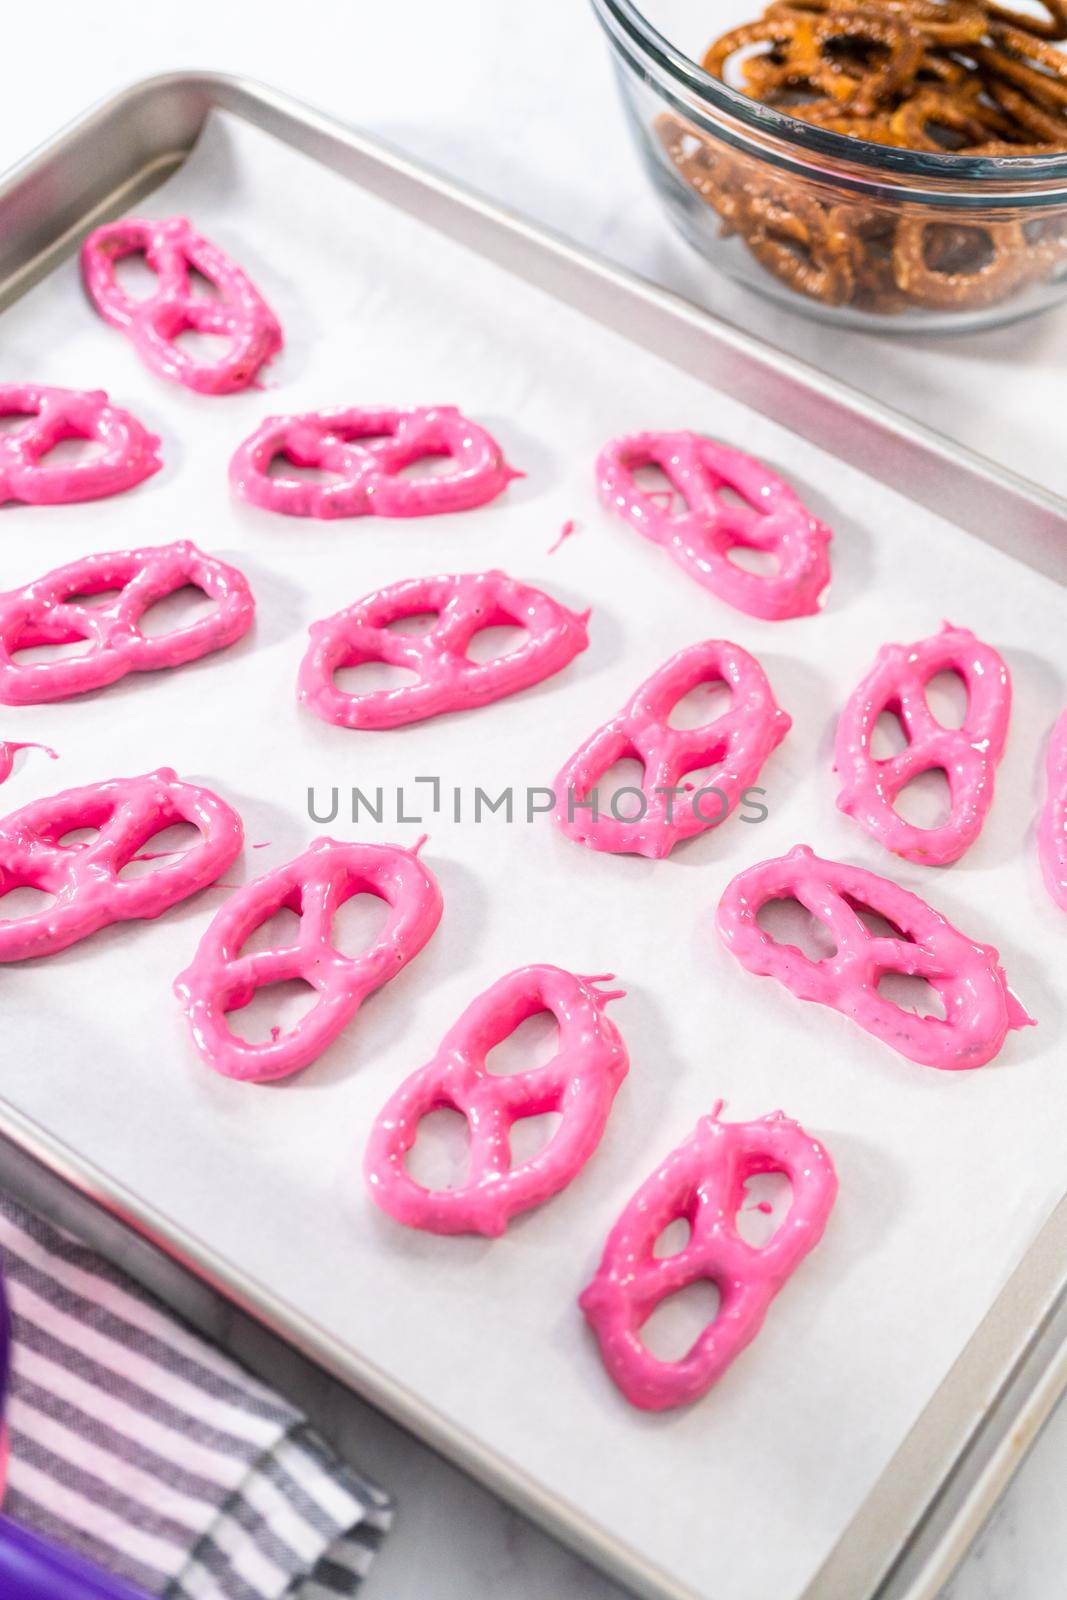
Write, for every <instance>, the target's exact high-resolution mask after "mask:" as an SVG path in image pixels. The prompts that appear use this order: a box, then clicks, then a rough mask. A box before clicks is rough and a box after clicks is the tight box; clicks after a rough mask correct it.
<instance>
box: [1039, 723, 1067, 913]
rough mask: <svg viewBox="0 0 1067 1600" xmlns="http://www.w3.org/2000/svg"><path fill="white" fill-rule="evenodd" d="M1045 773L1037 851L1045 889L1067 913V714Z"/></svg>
mask: <svg viewBox="0 0 1067 1600" xmlns="http://www.w3.org/2000/svg"><path fill="white" fill-rule="evenodd" d="M1045 773H1046V776H1047V779H1048V793H1047V795H1046V797H1045V805H1044V808H1043V810H1042V812H1041V820H1040V822H1039V823H1038V825H1037V851H1038V857H1039V859H1040V861H1041V871H1042V874H1043V875H1044V879H1045V886H1046V888H1047V889H1048V892H1049V894H1050V895H1051V896H1052V898H1053V900H1054V901H1055V902H1056V904H1057V905H1058V906H1060V907H1061V909H1062V910H1064V911H1067V711H1064V712H1062V713H1061V715H1060V718H1059V721H1058V722H1057V723H1056V726H1055V727H1054V728H1053V730H1052V736H1051V738H1050V739H1049V743H1048V755H1047V757H1046V760H1045Z"/></svg>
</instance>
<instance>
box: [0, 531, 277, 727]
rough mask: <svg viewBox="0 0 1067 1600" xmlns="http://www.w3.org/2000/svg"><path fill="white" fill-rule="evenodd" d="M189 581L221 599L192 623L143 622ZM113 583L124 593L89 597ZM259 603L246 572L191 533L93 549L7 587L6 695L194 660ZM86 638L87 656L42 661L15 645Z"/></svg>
mask: <svg viewBox="0 0 1067 1600" xmlns="http://www.w3.org/2000/svg"><path fill="white" fill-rule="evenodd" d="M187 584H192V585H195V586H196V587H197V588H199V589H201V590H202V591H203V593H204V594H206V595H207V596H208V598H209V599H211V600H213V601H215V602H216V605H215V608H214V610H213V611H212V612H211V613H210V614H209V615H208V616H205V617H201V618H200V619H199V620H198V621H196V622H193V623H190V624H189V625H188V626H187V627H178V628H174V629H173V630H172V631H171V632H169V633H165V634H158V635H153V636H151V637H149V636H146V635H145V634H143V633H142V632H141V630H140V627H139V626H138V623H139V621H140V619H141V617H142V616H143V615H144V613H145V612H146V611H147V610H148V609H149V607H150V606H152V605H154V604H155V603H156V601H157V600H162V599H165V598H166V596H167V595H170V594H173V593H175V592H176V591H177V590H179V589H181V588H184V587H185V586H186V585H187ZM112 589H116V590H118V593H117V594H116V595H115V598H114V599H113V600H110V601H108V603H107V604H106V605H102V606H91V605H86V604H84V602H83V600H82V599H81V597H83V596H92V595H95V594H102V593H105V592H107V591H110V590H112ZM76 597H77V598H76ZM254 610H255V605H254V602H253V599H252V594H251V591H250V590H249V587H248V584H247V582H246V581H245V578H244V576H243V574H242V573H240V572H238V571H237V569H236V567H230V566H227V565H226V563H225V562H222V561H216V560H214V559H213V558H212V557H211V556H206V555H204V554H203V552H202V551H200V550H198V549H197V548H196V546H195V545H194V544H190V543H189V542H188V541H187V540H182V541H180V542H179V543H177V544H169V545H160V546H158V547H157V548H155V549H146V550H118V551H113V552H111V553H109V554H106V555H95V556H86V557H85V559H84V560H82V561H73V562H71V563H70V565H69V566H66V567H57V568H56V570H55V571H54V572H49V573H47V574H46V576H45V577H43V578H38V579H37V580H36V581H35V582H34V583H30V584H27V585H26V587H25V588H24V589H14V590H12V591H11V592H10V593H9V594H3V595H0V701H2V702H3V703H4V704H5V705H30V704H35V703H39V702H41V701H45V700H65V699H68V698H69V697H70V696H71V695H76V694H83V693H85V692H86V691H87V690H90V689H99V688H102V687H103V686H104V685H105V684H109V683H114V682H115V681H116V680H117V679H119V678H123V677H125V676H126V674H127V673H128V672H147V671H151V670H154V669H156V668H159V667H176V666H180V665H181V664H182V663H184V662H187V661H195V660H196V659H197V658H198V657H200V656H203V655H207V654H208V652H209V651H212V650H221V649H222V648H223V647H224V646H225V645H228V644H232V643H233V641H234V640H235V639H239V638H240V637H241V635H242V634H244V633H246V632H247V630H248V628H249V627H250V626H251V623H252V616H253V612H254ZM80 639H86V640H90V641H91V647H90V649H89V650H87V651H86V652H85V653H84V654H82V655H80V656H72V657H67V658H63V659H59V660H55V661H45V662H38V663H34V664H21V663H19V662H17V661H15V660H14V659H13V657H14V654H15V652H17V651H19V650H23V649H28V648H30V647H32V646H36V645H44V644H71V643H73V642H74V641H75V640H80Z"/></svg>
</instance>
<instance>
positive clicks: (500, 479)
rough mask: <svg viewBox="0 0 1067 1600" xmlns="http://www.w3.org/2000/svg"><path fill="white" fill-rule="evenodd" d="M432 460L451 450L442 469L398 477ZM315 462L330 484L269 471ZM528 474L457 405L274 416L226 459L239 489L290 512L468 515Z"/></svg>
mask: <svg viewBox="0 0 1067 1600" xmlns="http://www.w3.org/2000/svg"><path fill="white" fill-rule="evenodd" d="M431 456H448V457H449V458H450V459H451V462H452V466H451V468H450V469H449V470H448V471H446V472H439V473H427V474H426V475H425V476H424V477H420V478H413V477H410V476H409V477H401V476H400V473H401V472H402V471H403V470H404V469H405V468H407V467H411V466H414V465H415V463H416V462H419V461H423V460H426V459H428V458H429V457H431ZM278 460H281V461H283V462H288V463H289V465H290V466H295V467H300V468H309V467H312V468H319V469H321V470H322V471H323V472H326V473H329V474H331V479H332V481H329V482H322V483H317V482H314V481H312V480H309V479H307V478H299V477H296V476H295V475H286V473H285V472H284V471H281V472H279V473H277V474H276V475H274V476H272V475H271V473H270V467H271V463H272V462H276V461H278ZM521 476H522V474H521V473H518V472H516V471H514V469H513V468H511V467H509V466H508V464H507V462H506V461H505V460H504V457H503V454H502V453H501V450H500V446H499V445H498V444H497V442H496V440H495V439H493V438H492V436H491V435H490V434H488V433H487V432H486V431H485V429H484V428H479V427H478V426H477V424H476V423H473V422H471V421H469V420H468V419H467V418H466V417H464V416H462V415H461V413H460V412H459V411H457V410H456V408H455V406H420V407H417V408H416V409H414V410H412V411H395V410H369V409H366V408H360V407H347V408H343V409H338V410H333V411H309V412H306V413H305V414H304V415H303V416H291V417H268V418H267V419H266V421H265V422H263V423H261V424H260V426H259V427H258V428H257V429H256V431H255V433H254V434H252V436H251V438H249V439H246V440H245V442H244V444H242V445H241V446H240V448H239V449H238V451H237V453H236V455H235V456H234V458H233V460H232V461H231V463H230V484H231V486H232V488H233V491H234V493H235V494H236V495H238V496H239V498H240V499H242V500H247V501H248V502H249V503H250V504H251V505H256V506H261V507H263V509H264V510H266V511H280V512H282V513H283V514H284V515H285V516H289V517H322V518H328V517H361V516H369V515H374V516H378V517H425V516H431V515H434V514H436V513H440V512H444V511H469V510H470V509H471V508H472V507H474V506H480V505H484V504H485V503H486V501H488V500H494V499H495V498H496V496H497V495H498V494H502V493H503V491H504V490H505V489H506V488H507V486H508V484H509V483H510V482H511V480H512V479H513V478H518V477H521Z"/></svg>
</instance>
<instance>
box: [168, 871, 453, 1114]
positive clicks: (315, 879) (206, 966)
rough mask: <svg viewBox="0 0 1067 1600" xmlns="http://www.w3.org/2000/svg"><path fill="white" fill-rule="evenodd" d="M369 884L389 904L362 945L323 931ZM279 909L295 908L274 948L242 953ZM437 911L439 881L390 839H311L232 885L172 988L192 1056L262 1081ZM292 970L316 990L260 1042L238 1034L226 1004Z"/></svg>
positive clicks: (391, 967) (306, 1058)
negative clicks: (291, 926) (292, 1022)
mask: <svg viewBox="0 0 1067 1600" xmlns="http://www.w3.org/2000/svg"><path fill="white" fill-rule="evenodd" d="M357 894H372V895H376V896H377V897H378V898H379V899H381V900H384V901H385V902H386V904H387V905H388V906H389V907H390V916H389V918H388V920H387V921H386V923H385V926H384V927H383V928H382V930H381V932H380V933H379V934H378V936H377V937H376V938H375V940H374V941H373V943H372V944H370V945H369V946H368V948H367V949H366V950H364V951H362V952H361V954H360V955H358V956H347V955H344V954H342V952H341V951H340V950H338V949H337V947H336V946H335V944H334V943H333V939H332V933H331V928H332V923H333V919H334V917H335V915H336V913H337V912H338V911H339V910H340V908H341V906H343V905H344V903H345V902H346V901H347V900H350V899H351V898H352V896H353V895H357ZM283 909H287V910H290V911H294V912H296V913H297V915H298V916H299V918H300V929H299V932H298V933H297V935H296V937H295V938H294V939H293V940H292V941H291V942H290V943H289V944H287V945H285V946H283V947H281V948H272V949H269V950H256V951H250V952H248V953H244V949H243V947H244V945H245V944H246V943H247V941H248V940H249V938H250V937H251V936H252V934H253V933H255V931H256V929H257V928H260V927H262V926H263V924H264V923H266V922H269V921H270V919H271V917H272V916H274V915H275V914H276V913H277V912H279V911H281V910H283ZM440 920H441V891H440V889H439V887H438V884H437V880H436V878H435V877H434V876H433V874H432V873H431V872H430V871H429V870H428V869H427V868H426V867H424V866H423V865H422V862H421V861H419V859H418V857H417V855H416V853H415V851H412V850H405V849H402V848H401V847H400V846H399V845H376V844H342V843H339V842H338V841H336V840H333V839H317V840H316V841H315V843H314V844H313V845H311V846H310V848H309V849H307V850H305V851H304V853H303V855H299V856H297V857H295V859H294V860H292V861H290V862H289V863H288V864H287V865H285V866H283V867H279V868H277V870H276V871H274V872H269V873H267V874H266V875H265V876H264V877H262V878H257V879H256V880H255V882H254V883H250V884H247V885H246V886H245V887H244V888H243V889H238V891H237V893H236V894H234V895H231V897H230V898H229V900H227V902H226V904H225V905H224V906H223V907H222V909H221V910H220V911H219V913H218V915H217V916H216V917H215V919H214V921H213V922H212V923H211V926H210V927H209V928H208V930H207V932H206V933H205V934H204V937H203V938H202V939H201V941H200V945H199V948H198V949H197V952H196V955H195V957H194V958H193V960H192V962H191V963H190V965H189V966H188V967H187V968H186V970H185V971H184V972H183V973H182V974H181V975H180V976H179V977H178V978H177V979H176V980H175V984H174V989H175V993H176V994H177V995H178V997H179V999H180V1000H181V1002H182V1007H183V1009H184V1011H185V1014H186V1017H187V1018H188V1021H189V1026H190V1028H191V1030H192V1035H193V1043H194V1044H195V1046H196V1049H197V1051H198V1052H199V1054H200V1056H201V1058H202V1059H203V1060H204V1061H205V1062H206V1063H207V1065H208V1066H209V1067H213V1068H214V1070H215V1071H216V1072H220V1073H222V1075H223V1076H224V1077H227V1078H239V1079H242V1080H243V1081H245V1082H250V1083H265V1082H267V1081H268V1080H270V1079H274V1078H285V1077H288V1076H289V1075H290V1074H291V1073H293V1072H299V1071H300V1070H301V1069H302V1068H303V1067H306V1066H309V1065H310V1063H311V1062H312V1061H314V1060H315V1059H316V1058H317V1057H318V1056H320V1055H321V1054H322V1052H323V1051H324V1050H325V1049H326V1047H327V1045H329V1044H331V1043H332V1042H333V1040H334V1039H336V1038H337V1037H338V1035H339V1034H341V1033H342V1032H343V1030H344V1029H345V1028H346V1027H347V1026H348V1024H349V1023H350V1022H351V1020H352V1018H353V1017H354V1016H355V1014H356V1012H357V1011H358V1010H359V1008H360V1006H361V1005H362V1004H363V1001H364V1000H365V999H366V998H367V996H368V995H369V994H371V993H372V992H373V991H374V990H375V989H379V988H381V986H382V984H384V983H388V982H389V980H390V978H395V977H396V975H397V974H398V973H399V972H401V971H402V970H403V968H404V967H406V966H407V964H408V962H409V961H411V960H413V959H414V957H415V956H417V955H418V953H419V951H420V950H421V949H422V947H423V945H424V944H425V943H426V941H427V940H428V939H429V938H430V936H431V934H432V933H433V931H434V929H435V928H436V927H437V924H438V922H439V921H440ZM294 979H301V980H303V982H304V983H306V984H308V985H310V987H311V988H313V989H315V990H316V991H317V993H318V1000H317V1002H316V1004H315V1005H314V1006H313V1007H312V1009H311V1010H310V1011H308V1012H307V1013H306V1014H305V1015H304V1016H303V1017H301V1019H300V1021H299V1022H298V1023H297V1025H296V1026H295V1027H294V1028H291V1029H289V1030H288V1031H287V1032H285V1033H278V1034H277V1036H276V1037H274V1038H272V1039H270V1040H268V1041H267V1042H265V1043H262V1044H251V1043H248V1042H246V1041H245V1040H243V1039H239V1038H238V1037H237V1036H236V1035H235V1034H234V1033H233V1032H232V1030H231V1029H230V1027H229V1024H228V1023H227V1020H226V1019H227V1016H228V1015H229V1014H230V1013H231V1012H233V1011H237V1010H239V1009H240V1008H241V1007H243V1006H246V1005H248V1003H249V1001H250V1000H251V999H252V997H253V995H254V994H255V992H256V990H257V989H259V988H260V987H262V986H263V985H264V984H271V983H283V982H288V981H292V980H294Z"/></svg>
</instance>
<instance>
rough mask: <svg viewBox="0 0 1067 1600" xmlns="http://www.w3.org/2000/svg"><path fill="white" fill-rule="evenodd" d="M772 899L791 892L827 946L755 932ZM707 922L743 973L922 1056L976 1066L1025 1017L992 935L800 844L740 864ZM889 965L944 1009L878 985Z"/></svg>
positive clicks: (930, 1062) (932, 1063)
mask: <svg viewBox="0 0 1067 1600" xmlns="http://www.w3.org/2000/svg"><path fill="white" fill-rule="evenodd" d="M778 899H786V900H797V901H799V902H800V904H801V905H802V906H804V907H805V908H806V909H807V910H808V911H809V912H810V913H811V915H812V916H813V917H815V918H816V919H817V920H818V921H819V922H821V923H822V924H823V925H824V926H825V927H826V929H827V930H828V931H829V933H830V935H831V936H832V938H833V940H834V943H835V946H836V948H835V950H834V953H833V955H829V956H825V957H824V958H823V959H822V960H821V961H812V960H810V959H809V958H808V957H807V956H806V955H804V954H803V953H802V952H801V951H800V950H799V949H797V948H795V947H794V946H793V945H789V944H779V943H777V942H776V940H774V939H773V938H772V937H771V935H770V934H768V933H765V932H764V930H763V929H762V928H761V927H760V926H759V924H758V922H757V917H758V915H759V913H760V911H761V910H762V908H763V907H764V906H765V905H766V904H767V903H768V901H770V900H778ZM863 912H873V913H874V914H875V915H876V916H878V917H881V918H882V919H883V920H884V921H886V922H888V923H889V924H890V926H891V928H892V929H894V930H895V931H896V936H894V935H892V934H889V935H877V934H873V933H871V932H870V931H869V929H868V928H867V926H866V924H865V923H864V921H863V918H862V916H861V913H863ZM717 923H718V929H719V933H720V935H721V937H722V939H723V942H724V943H725V945H726V947H727V949H728V950H729V951H730V952H731V954H733V955H734V956H736V957H737V959H738V961H740V963H741V965H742V966H743V967H746V968H747V969H748V971H749V972H754V973H757V974H758V975H759V976H761V977H771V978H776V979H777V980H778V982H779V983H782V984H784V985H785V987H786V988H787V989H789V990H790V991H791V992H792V993H793V994H795V995H796V996H797V998H798V999H800V1000H814V1001H817V1002H818V1003H819V1004H820V1005H824V1006H830V1007H831V1008H832V1009H833V1010H835V1011H840V1012H841V1013H842V1014H843V1015H844V1016H847V1017H851V1018H852V1020H853V1021H854V1022H856V1023H858V1025H859V1026H860V1027H861V1028H863V1029H864V1030H865V1031H866V1032H867V1033H872V1034H874V1036H875V1038H877V1039H881V1040H882V1041H883V1042H884V1043H885V1044H888V1045H891V1046H892V1047H893V1049H894V1050H897V1051H899V1052H900V1054H901V1055H902V1056H905V1057H907V1059H908V1060H909V1061H917V1062H919V1063H920V1064H922V1065H923V1066H929V1067H941V1068H945V1069H951V1070H962V1069H964V1068H973V1067H981V1066H984V1065H985V1063H986V1062H987V1061H991V1060H992V1059H993V1057H994V1056H995V1055H996V1054H997V1052H998V1051H999V1050H1000V1047H1001V1045H1002V1044H1003V1043H1004V1040H1005V1038H1006V1036H1007V1034H1008V1032H1009V1031H1010V1030H1011V1029H1013V1028H1025V1027H1028V1026H1030V1025H1031V1024H1032V1023H1033V1018H1032V1017H1030V1016H1029V1015H1028V1014H1027V1012H1026V1010H1025V1009H1024V1007H1023V1006H1022V1005H1021V1004H1020V1002H1019V1001H1018V1000H1017V999H1016V997H1015V995H1014V994H1013V993H1012V991H1011V989H1009V987H1008V982H1007V979H1006V977H1005V976H1004V972H1003V969H1002V968H1001V966H1000V958H999V956H998V955H997V952H996V951H995V950H994V949H993V947H992V946H991V945H985V944H979V943H977V942H976V941H975V940H972V939H969V938H968V937H967V936H966V935H965V934H963V933H960V931H959V930H958V929H957V928H954V927H953V926H952V924H951V923H950V922H949V921H948V919H947V918H946V917H943V916H942V915H941V914H940V912H937V911H935V910H934V909H933V907H932V906H928V905H927V904H926V902H925V901H924V900H920V899H919V897H918V895H914V894H909V893H908V891H907V890H906V889H902V888H900V887H899V885H898V884H895V883H892V882H890V880H889V879H888V878H880V877H878V876H876V874H875V873H873V872H865V871H864V870H863V869H862V868H861V867H849V866H846V865H844V864H843V863H842V862H838V861H823V860H820V858H819V857H818V856H816V855H813V853H812V852H811V850H810V849H809V848H808V847H807V845H798V846H797V847H796V849H794V850H791V851H790V852H789V854H788V855H787V856H782V857H781V858H780V859H778V860H775V861H764V862H761V863H760V864H759V865H758V866H755V867H749V868H748V870H747V871H745V872H741V873H739V874H738V875H737V877H736V878H734V879H733V880H732V881H731V882H730V883H729V884H728V885H727V887H726V890H725V893H724V894H723V896H722V899H721V900H720V902H719V910H718V916H717ZM891 972H899V973H904V974H906V975H907V976H909V977H914V978H923V979H925V980H926V982H927V983H928V984H929V985H930V987H931V988H932V989H933V990H934V992H935V993H936V994H937V995H938V997H939V998H940V1000H941V1003H942V1005H943V1006H944V1010H945V1016H944V1018H941V1017H935V1016H925V1017H919V1016H916V1015H914V1014H913V1013H912V1012H910V1011H904V1010H903V1009H902V1008H901V1007H900V1006H898V1005H895V1004H894V1003H893V1001H891V1000H888V999H886V998H884V997H883V996H882V995H881V994H879V992H878V984H879V981H880V980H881V979H882V978H883V977H884V976H885V975H886V974H887V973H891Z"/></svg>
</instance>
